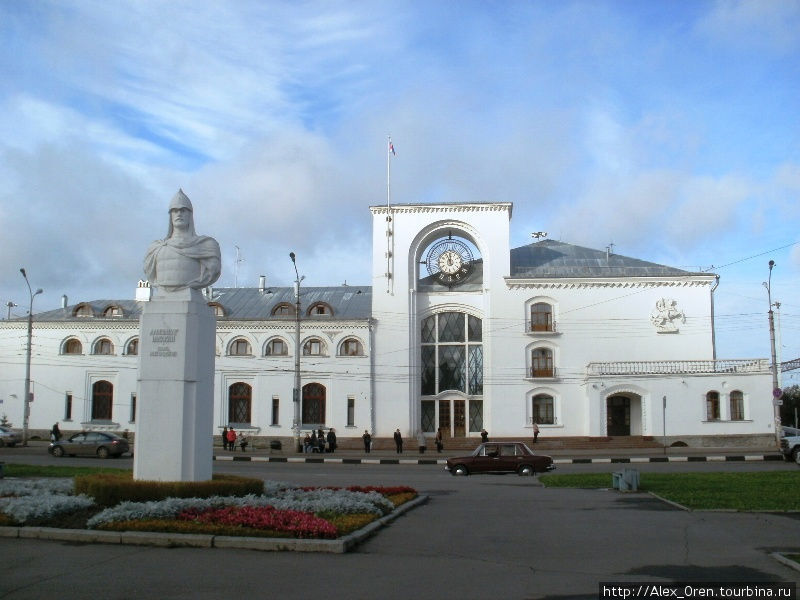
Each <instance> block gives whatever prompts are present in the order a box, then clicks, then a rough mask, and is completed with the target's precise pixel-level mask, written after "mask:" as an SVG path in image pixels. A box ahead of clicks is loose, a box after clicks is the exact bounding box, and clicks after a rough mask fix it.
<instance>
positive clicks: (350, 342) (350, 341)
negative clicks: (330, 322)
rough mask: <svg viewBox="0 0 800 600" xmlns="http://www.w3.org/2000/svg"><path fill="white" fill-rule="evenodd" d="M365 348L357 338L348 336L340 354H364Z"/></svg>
mask: <svg viewBox="0 0 800 600" xmlns="http://www.w3.org/2000/svg"><path fill="white" fill-rule="evenodd" d="M363 354H364V348H363V347H362V345H361V342H360V341H358V340H357V339H356V338H347V339H346V340H345V341H343V342H342V345H341V346H340V347H339V355H340V356H363Z"/></svg>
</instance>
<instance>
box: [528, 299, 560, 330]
mask: <svg viewBox="0 0 800 600" xmlns="http://www.w3.org/2000/svg"><path fill="white" fill-rule="evenodd" d="M530 327H531V331H555V327H554V321H553V306H552V305H551V304H549V303H547V302H537V303H536V304H533V305H531V325H530Z"/></svg>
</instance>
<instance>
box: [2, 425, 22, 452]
mask: <svg viewBox="0 0 800 600" xmlns="http://www.w3.org/2000/svg"><path fill="white" fill-rule="evenodd" d="M21 443H22V434H21V433H20V432H19V431H14V430H13V429H11V427H6V426H5V425H0V448H2V447H3V446H10V447H11V448H13V447H14V446H16V445H17V444H21Z"/></svg>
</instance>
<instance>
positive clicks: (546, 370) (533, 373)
mask: <svg viewBox="0 0 800 600" xmlns="http://www.w3.org/2000/svg"><path fill="white" fill-rule="evenodd" d="M528 377H529V378H530V379H555V378H556V377H558V375H556V368H555V367H548V366H539V367H531V368H530V369H528Z"/></svg>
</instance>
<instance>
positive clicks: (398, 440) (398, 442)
mask: <svg viewBox="0 0 800 600" xmlns="http://www.w3.org/2000/svg"><path fill="white" fill-rule="evenodd" d="M394 445H395V447H396V448H397V454H402V453H403V434H401V433H400V429H399V428H398V429H397V431H395V432H394Z"/></svg>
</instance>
